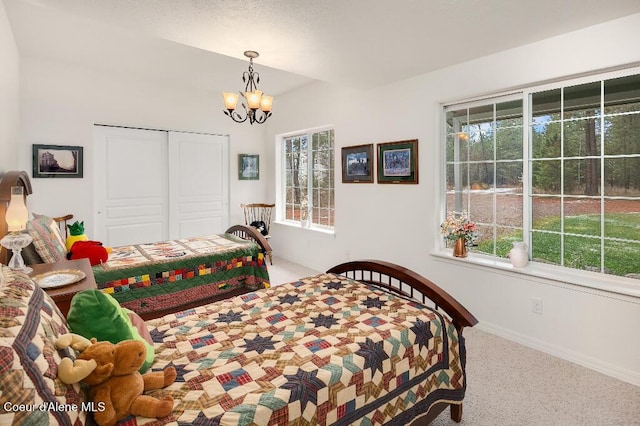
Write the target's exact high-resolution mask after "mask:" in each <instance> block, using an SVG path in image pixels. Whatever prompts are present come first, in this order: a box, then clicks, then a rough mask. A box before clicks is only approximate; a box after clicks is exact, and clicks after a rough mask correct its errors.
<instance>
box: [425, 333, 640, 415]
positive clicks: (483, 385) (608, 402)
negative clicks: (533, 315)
mask: <svg viewBox="0 0 640 426" xmlns="http://www.w3.org/2000/svg"><path fill="white" fill-rule="evenodd" d="M464 333H465V337H466V342H467V378H468V381H467V394H466V397H465V402H464V408H463V416H462V422H461V423H459V424H464V425H558V426H574V425H575V426H578V425H594V426H596V425H597V426H606V425H611V426H614V425H615V426H618V425H620V426H626V425H640V387H638V386H634V385H631V384H629V383H625V382H622V381H620V380H617V379H614V378H611V377H609V376H605V375H604V374H601V373H598V372H596V371H593V370H590V369H588V368H585V367H582V366H579V365H577V364H574V363H571V362H568V361H565V360H562V359H560V358H556V357H554V356H551V355H547V354H545V353H543V352H539V351H536V350H533V349H530V348H528V347H526V346H523V345H520V344H518V343H514V342H511V341H509V340H506V339H502V338H500V337H497V336H494V335H492V334H489V333H486V332H483V331H481V330H479V329H477V328H471V329H466V330H465V332H464ZM433 424H435V425H455V424H457V423H455V422H453V421H452V420H451V419H450V417H449V413H448V411H447V412H444V413H442V414H441V415H440V416H439V417H438V419H436V421H435V422H434V423H433Z"/></svg>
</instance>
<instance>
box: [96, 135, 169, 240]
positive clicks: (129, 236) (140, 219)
mask: <svg viewBox="0 0 640 426" xmlns="http://www.w3.org/2000/svg"><path fill="white" fill-rule="evenodd" d="M94 141H95V161H94V170H95V174H94V205H95V208H96V210H95V217H94V223H95V229H94V230H93V233H92V234H89V235H92V238H91V239H94V240H98V241H102V242H103V243H104V244H105V245H108V246H112V247H115V246H121V245H127V244H134V243H144V242H154V241H161V240H166V239H167V238H168V236H169V233H168V229H169V226H168V211H169V209H168V203H169V197H168V182H169V172H168V167H167V164H168V155H167V152H168V150H167V132H162V131H153V130H140V129H128V128H118V127H108V126H94Z"/></svg>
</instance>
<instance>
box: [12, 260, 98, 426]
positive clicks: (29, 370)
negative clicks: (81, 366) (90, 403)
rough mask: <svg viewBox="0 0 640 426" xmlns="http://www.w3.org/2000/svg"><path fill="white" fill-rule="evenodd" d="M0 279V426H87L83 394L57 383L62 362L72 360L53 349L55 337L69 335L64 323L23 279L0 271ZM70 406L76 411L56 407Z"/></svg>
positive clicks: (50, 302)
mask: <svg viewBox="0 0 640 426" xmlns="http://www.w3.org/2000/svg"><path fill="white" fill-rule="evenodd" d="M0 276H3V277H4V280H5V283H4V284H2V285H1V286H0V301H2V303H0V360H2V362H0V401H2V402H1V404H2V405H1V408H0V424H2V425H5V424H14V425H46V424H49V425H57V424H60V425H80V424H86V423H87V421H88V418H87V417H88V416H87V412H86V411H83V410H81V409H80V407H82V406H83V405H85V406H86V402H87V398H86V396H85V392H83V391H82V388H81V386H80V384H78V383H76V384H71V385H66V384H64V383H62V382H61V381H60V379H58V365H60V361H61V360H62V358H63V357H67V356H68V357H71V358H72V359H75V352H74V351H73V350H70V349H64V350H56V348H55V341H56V340H57V339H58V337H60V336H61V335H63V334H66V333H68V332H69V328H68V326H67V322H66V321H65V319H64V317H63V316H62V314H61V313H60V310H59V309H58V308H57V307H56V305H55V303H54V302H53V300H51V298H50V297H49V295H48V294H47V293H45V291H44V290H43V289H42V288H40V286H38V285H35V284H34V282H33V280H31V279H30V278H29V277H28V276H26V275H25V274H22V273H17V272H15V271H11V270H10V269H9V268H6V267H3V266H0ZM20 404H24V405H22V407H20ZM72 404H74V405H75V406H77V407H78V409H56V408H55V407H72ZM24 407H37V408H38V409H35V410H31V409H30V410H25V409H24ZM40 407H44V408H46V409H43V410H41V409H39V408H40Z"/></svg>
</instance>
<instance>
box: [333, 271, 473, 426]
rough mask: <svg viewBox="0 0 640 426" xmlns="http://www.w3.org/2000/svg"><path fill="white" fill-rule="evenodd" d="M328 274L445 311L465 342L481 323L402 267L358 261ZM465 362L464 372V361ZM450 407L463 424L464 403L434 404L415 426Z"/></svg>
mask: <svg viewBox="0 0 640 426" xmlns="http://www.w3.org/2000/svg"><path fill="white" fill-rule="evenodd" d="M327 272H329V273H334V274H342V275H345V276H346V277H348V278H351V279H354V280H356V281H360V282H362V283H367V284H374V285H376V286H379V287H383V288H385V289H388V290H390V291H393V292H395V293H398V294H401V295H403V296H407V297H410V298H412V299H415V300H417V301H419V302H421V303H422V304H423V305H427V306H433V307H434V308H435V309H437V310H441V311H444V313H445V314H446V315H448V316H449V318H451V320H452V322H453V325H454V326H455V327H456V329H457V330H458V333H459V334H460V339H461V340H462V339H463V337H462V329H463V328H464V327H473V326H474V325H475V324H477V323H478V320H477V319H476V317H474V316H473V314H471V312H469V311H468V310H467V308H465V307H464V306H462V304H461V303H460V302H458V301H457V300H456V299H455V298H454V297H453V296H451V295H450V294H449V293H447V292H446V291H444V290H443V289H441V288H440V287H438V286H437V285H436V284H434V283H433V282H432V281H430V280H428V279H427V278H425V277H423V276H422V275H420V274H417V273H416V272H414V271H412V270H410V269H407V268H404V267H402V266H400V265H396V264H394V263H390V262H385V261H381V260H358V261H353V262H346V263H342V264H340V265H337V266H334V267H332V268H331V269H329V270H328V271H327ZM463 351H466V349H464V345H462V348H461V353H464V352H463ZM462 358H463V360H464V359H465V358H466V355H463V356H462ZM462 362H463V368H464V361H462ZM465 380H466V378H465ZM447 407H450V413H451V419H452V420H453V421H455V422H457V423H459V422H460V421H461V420H462V402H459V403H449V402H444V401H440V402H436V403H434V404H433V405H432V406H431V408H430V409H429V410H428V411H427V412H426V413H424V414H422V415H421V416H419V418H416V419H415V420H414V421H413V422H412V423H411V426H422V425H428V424H430V423H431V422H432V421H433V420H435V418H436V417H438V415H439V414H440V413H441V412H442V411H444V410H445V409H446V408H447Z"/></svg>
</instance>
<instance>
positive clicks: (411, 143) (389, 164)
mask: <svg viewBox="0 0 640 426" xmlns="http://www.w3.org/2000/svg"><path fill="white" fill-rule="evenodd" d="M378 183H408V184H417V183H418V140H417V139H412V140H406V141H400V142H387V143H380V144H378Z"/></svg>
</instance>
